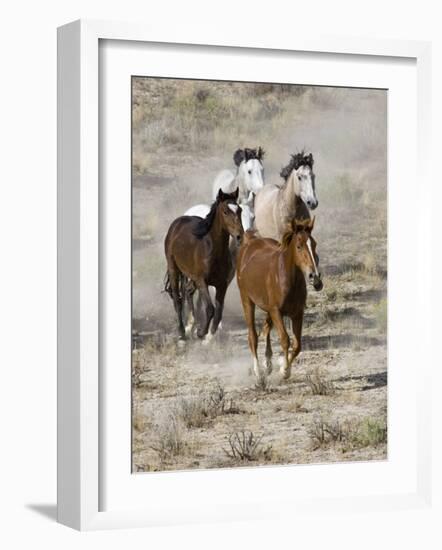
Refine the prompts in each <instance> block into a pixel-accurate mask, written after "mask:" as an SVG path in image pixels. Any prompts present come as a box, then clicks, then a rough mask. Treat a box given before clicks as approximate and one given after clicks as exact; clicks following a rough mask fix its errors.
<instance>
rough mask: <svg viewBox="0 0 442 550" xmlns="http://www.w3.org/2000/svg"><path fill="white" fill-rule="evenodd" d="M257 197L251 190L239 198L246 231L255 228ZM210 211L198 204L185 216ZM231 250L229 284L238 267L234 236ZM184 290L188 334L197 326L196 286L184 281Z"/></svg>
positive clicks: (230, 246) (230, 245)
mask: <svg viewBox="0 0 442 550" xmlns="http://www.w3.org/2000/svg"><path fill="white" fill-rule="evenodd" d="M254 199H255V195H254V193H252V191H250V193H249V196H248V197H247V198H246V199H243V200H242V201H240V199H238V204H239V206H240V207H241V223H242V226H243V229H244V231H248V230H249V229H252V228H253V225H254V220H255V213H254V211H253V202H254ZM209 212H210V206H209V205H208V204H196V205H195V206H192V207H191V208H189V209H188V210H186V211H185V212H184V216H199V217H200V218H205V217H206V216H207V215H208V214H209ZM229 250H230V257H231V258H230V259H231V269H230V273H229V276H228V281H227V286H229V284H230V283H231V282H232V280H233V278H234V277H235V268H236V255H237V252H238V244H237V243H236V242H235V239H233V238H232V237H231V238H230V240H229ZM184 285H185V286H184V290H185V295H186V305H187V307H186V308H185V309H184V312H183V315H184V323H185V332H186V334H187V335H191V334H192V333H193V330H194V328H195V316H194V306H193V294H194V292H195V288H194V286H193V285H189V283H188V282H184Z"/></svg>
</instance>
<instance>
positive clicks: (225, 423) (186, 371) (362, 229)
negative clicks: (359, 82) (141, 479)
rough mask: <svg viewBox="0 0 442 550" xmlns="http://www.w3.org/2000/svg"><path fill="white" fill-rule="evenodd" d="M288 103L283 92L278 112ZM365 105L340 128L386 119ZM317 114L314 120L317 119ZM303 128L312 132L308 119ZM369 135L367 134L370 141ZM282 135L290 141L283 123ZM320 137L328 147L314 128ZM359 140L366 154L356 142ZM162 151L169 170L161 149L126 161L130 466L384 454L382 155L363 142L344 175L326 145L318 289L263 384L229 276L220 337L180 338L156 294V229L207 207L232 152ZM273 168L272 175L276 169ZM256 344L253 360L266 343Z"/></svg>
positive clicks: (329, 112) (169, 309) (159, 278)
mask: <svg viewBox="0 0 442 550" xmlns="http://www.w3.org/2000/svg"><path fill="white" fill-rule="evenodd" d="M140 90H141V91H140V94H139V96H137V95H136V94H135V97H136V98H137V101H138V103H137V105H140V104H142V102H143V101H146V102H147V101H150V100H151V96H149V95H147V96H146V95H144V96H143V94H142V93H141V92H143V93H144V94H146V85H145V83H143V86H142V87H141V88H140ZM155 90H156V93H157V92H158V89H157V88H155ZM160 91H161V90H160ZM158 93H160V92H158ZM269 93H271V94H273V95H275V92H274V91H270V92H269ZM143 97H144V100H143ZM155 97H156V96H155ZM333 98H334V99H333V102H334V103H333V102H332V104H331V105H330V101H331V100H330V98H328V100H329V102H328V103H327V102H325V101H322V102H321V103H318V101H316V100H315V101H316V102H315V101H313V100H312V99H311V100H309V101H310V103H308V104H306V100H305V98H304V99H303V102H304V103H303V107H302V109H303V111H302V110H301V114H300V115H299V117H298V122H299V120H301V121H302V113H307V114H308V113H309V112H311V111H312V109H316V110H318V109H319V110H321V109H322V112H323V113H325V114H326V116H328V117H329V119H330V120H331V119H332V118H333V116H334V115H333V113H335V112H336V113H338V114H337V115H336V116H338V118H339V120H340V121H342V120H345V117H344V114H345V113H347V111H345V113H344V114H343V107H342V101H343V99H342V98H340V96H338V97H337V99H336V96H333ZM364 98H365V96H364ZM295 99H296V101H298V99H299V98H298V96H296V98H295ZM295 99H293V98H289V100H287V101H288V103H287V105H288V106H287V109H289V108H290V109H293V105H294V104H295V103H293V101H295ZM347 100H348V101H350V100H349V99H348V96H347ZM266 101H268V98H267V99H266ZM364 102H365V99H364V101H359V103H358V102H357V101H356V102H354V103H353V104H351V105H350V109H349V114H348V113H347V115H348V117H349V120H350V122H349V125H351V124H354V125H355V126H358V124H359V125H360V124H361V122H360V118H353V119H351V116H356V115H357V116H358V117H361V116H373V117H375V118H376V117H378V118H382V117H383V116H384V114H383V112H380V113H379V112H377V111H375V110H374V111H373V113H374V114H372V115H366V114H365V110H366V103H364ZM350 103H351V102H350ZM378 103H379V105H383V102H380V101H379V100H378V99H377V98H375V99H374V100H373V105H372V107H373V109H374V107H376V106H379V105H378ZM345 109H347V107H345ZM381 111H382V110H381ZM315 112H316V111H315ZM354 113H356V115H355V114H354ZM361 113H363V114H361ZM278 116H281V113H279V114H278ZM324 116H325V115H324ZM141 120H144V119H143V117H141ZM321 120H323V118H322V119H321V118H320V117H317V125H318V128H319V127H320V121H321ZM352 121H353V122H352ZM367 124H368V123H367ZM367 124H366V125H365V126H364V127H367ZM373 124H374V123H373ZM368 128H371V127H370V125H369V124H368ZM310 132H311V134H312V136H315V132H314V128H313V129H310ZM370 132H371V130H368V135H367V132H365V134H364V136H365V137H364V139H365V141H366V142H367V143H369V145H372V144H371V141H372V134H371V133H370ZM349 133H350V134H351V135H350V137H349V139H351V140H353V141H354V135H353V134H352V131H350V132H349ZM281 135H283V136H285V137H284V139H283V140H282V142H283V144H284V145H285V149H287V147H288V145H287V143H286V142H288V141H290V136H291V134H290V127H289V126H288V127H287V128H286V129H285V130H284V132H281ZM355 135H356V134H355ZM318 136H319V137H318V139H319V138H320V140H321V143H322V145H321V147H323V149H324V150H325V145H324V143H323V142H324V137H323V135H322V137H321V135H320V133H319V129H318ZM292 137H293V136H292ZM342 139H344V138H342ZM284 140H285V141H284ZM310 141H311V142H313V141H314V140H313V137H310ZM135 142H136V140H135ZM256 145H258V143H256ZM263 145H264V147H265V145H266V144H265V143H264V144H263ZM302 145H304V144H303V143H301V146H302ZM357 146H358V147H359V149H360V150H362V149H363V143H359V144H357ZM321 147H318V149H319V155H316V152H315V148H314V147H312V149H313V152H314V155H315V160H316V158H318V159H320V158H321V155H320V153H321ZM292 149H293V150H295V148H294V147H292ZM165 150H166V151H167V152H168V153H169V156H168V159H169V162H168V163H167V169H165V164H164V156H163V157H162V161H161V163H160V162H158V163H156V162H155V161H152V163H151V164H150V165H148V166H147V167H144V168H142V169H138V170H135V171H134V178H133V237H134V239H133V312H134V318H133V326H132V330H133V361H132V379H133V399H132V401H133V471H134V472H149V471H159V470H184V469H195V468H218V467H232V466H251V465H270V464H305V463H323V462H342V461H356V460H357V461H366V460H385V459H386V458H387V334H386V330H387V300H386V296H387V235H386V231H387V223H386V175H385V172H384V171H383V170H384V168H385V165H384V164H385V158H384V157H382V159H381V160H379V158H378V157H379V154H378V153H376V155H375V154H374V153H373V148H372V149H370V148H368V150H369V153H368V157H367V158H362V157H361V158H362V160H361V159H359V157H358V158H356V159H355V158H353V159H350V160H351V162H350V160H349V159H348V158H347V160H346V164H345V165H346V170H344V171H342V172H340V171H339V170H337V169H336V162H335V161H336V159H334V162H335V164H333V163H332V162H331V161H330V163H329V164H328V165H327V163H326V158H325V157H326V155H325V154H324V157H323V164H322V166H321V161H320V160H319V162H318V164H319V166H318V170H317V172H316V173H317V194H318V198H319V203H320V204H319V207H318V209H317V211H316V212H315V214H316V216H317V217H316V223H315V230H314V236H315V238H316V240H317V243H318V249H317V250H318V253H319V257H320V270H321V271H322V273H323V280H324V289H323V290H322V291H321V292H318V293H316V292H313V291H309V295H308V300H307V309H306V314H305V319H304V331H303V338H302V347H303V351H302V352H301V354H300V355H299V357H298V358H297V359H296V361H295V363H294V367H293V369H292V376H291V378H290V379H289V380H288V381H282V380H281V377H280V375H279V365H278V357H277V355H278V352H279V343H278V340H277V335H276V333H273V334H272V344H273V348H274V354H275V355H274V362H273V363H274V365H273V373H272V374H271V375H270V376H269V378H268V379H267V381H266V382H265V383H263V384H261V385H260V386H259V387H258V386H257V385H256V380H255V378H254V377H253V376H252V375H250V374H249V368H250V366H251V364H252V360H251V355H250V352H249V350H248V345H247V333H246V326H245V322H244V320H243V317H242V311H241V306H240V302H239V294H238V290H237V286H236V281H233V282H232V284H231V286H230V287H229V290H228V294H227V299H226V307H225V313H224V316H223V321H222V328H221V330H220V331H219V332H218V335H217V337H216V339H215V340H213V341H212V342H211V343H210V344H209V345H203V344H202V343H201V342H200V341H198V340H197V339H194V340H191V341H188V342H187V343H186V345H185V346H183V347H180V346H178V344H177V337H176V331H175V318H174V310H173V305H172V302H171V300H170V298H169V297H168V295H167V294H165V293H162V292H161V291H162V289H163V276H164V273H165V260H164V253H163V238H164V234H165V232H166V230H167V227H168V225H169V223H170V222H171V221H172V220H173V219H174V217H175V216H177V215H180V214H181V213H182V212H183V211H184V210H185V209H186V208H188V207H189V206H192V204H196V203H198V202H204V198H205V202H208V197H206V195H209V196H210V187H211V182H212V181H213V177H212V175H214V174H216V171H217V170H218V169H222V168H225V167H229V166H230V165H229V164H228V160H225V159H228V158H229V154H228V153H222V154H221V153H212V154H211V153H210V152H208V153H207V154H206V155H205V156H204V158H203V159H201V157H198V158H197V157H196V156H195V155H191V154H188V152H187V151H185V150H177V149H176V147H169V148H165ZM290 152H291V149H287V150H284V154H281V156H280V159H282V160H279V161H278V160H274V161H271V162H269V163H268V164H266V169H267V166H268V165H269V166H270V168H272V167H273V166H277V165H278V162H279V163H281V162H283V161H284V160H285V159H287V160H288V154H289V153H290ZM151 154H152V153H151ZM164 155H165V153H164ZM359 156H360V153H359ZM324 158H325V160H324ZM223 162H224V164H222V163H223ZM226 162H227V164H226ZM272 162H274V164H272ZM269 171H270V172H272V171H271V170H269ZM269 177H271V181H274V180H275V178H276V180H277V179H278V178H277V171H275V170H273V175H272V176H269ZM367 182H370V185H371V187H370V188H367V187H366V184H367ZM367 189H368V190H367ZM258 319H260V320H261V321H262V316H261V317H260V316H259V315H258ZM261 321H260V322H261ZM259 352H260V355H261V357H262V354H263V344H262V343H261V346H260V348H259Z"/></svg>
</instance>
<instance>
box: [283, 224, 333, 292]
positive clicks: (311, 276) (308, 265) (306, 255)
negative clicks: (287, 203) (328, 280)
mask: <svg viewBox="0 0 442 550" xmlns="http://www.w3.org/2000/svg"><path fill="white" fill-rule="evenodd" d="M314 225H315V219H314V218H313V219H308V220H297V219H293V220H292V222H291V224H290V227H289V229H288V231H287V232H286V233H285V234H284V236H283V238H282V242H281V247H282V248H288V247H289V246H292V247H293V251H294V258H295V265H296V266H297V267H298V268H299V269H300V270H301V271H302V273H303V274H304V277H305V281H306V283H307V284H310V285H312V286H313V288H314V289H315V290H317V291H318V290H322V288H323V283H322V279H321V273H319V271H318V265H317V262H316V257H317V255H316V241H315V240H314V239H313V237H312V231H313V227H314Z"/></svg>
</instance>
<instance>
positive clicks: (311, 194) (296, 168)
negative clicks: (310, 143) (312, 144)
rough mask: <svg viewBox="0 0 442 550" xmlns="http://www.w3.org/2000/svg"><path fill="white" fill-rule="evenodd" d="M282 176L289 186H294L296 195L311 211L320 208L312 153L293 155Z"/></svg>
mask: <svg viewBox="0 0 442 550" xmlns="http://www.w3.org/2000/svg"><path fill="white" fill-rule="evenodd" d="M280 175H281V177H282V178H283V179H284V180H285V181H286V182H287V184H290V183H292V184H293V186H294V190H295V195H297V196H298V197H300V198H301V199H302V201H303V202H304V203H305V204H306V205H307V206H308V207H309V209H310V210H314V209H315V208H316V207H317V206H318V204H319V203H318V199H317V197H316V190H315V174H314V173H313V155H312V154H311V153H305V152H304V151H301V153H296V154H295V155H292V156H291V159H290V162H289V163H288V165H287V166H285V167H284V168H283V169H282V170H281V173H280Z"/></svg>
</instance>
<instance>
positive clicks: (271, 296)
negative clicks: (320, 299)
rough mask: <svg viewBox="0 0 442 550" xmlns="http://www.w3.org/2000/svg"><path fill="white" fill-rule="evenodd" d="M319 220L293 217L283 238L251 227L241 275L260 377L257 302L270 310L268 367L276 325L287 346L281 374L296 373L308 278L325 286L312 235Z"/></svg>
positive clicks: (240, 261) (266, 326)
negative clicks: (288, 328) (287, 325)
mask: <svg viewBox="0 0 442 550" xmlns="http://www.w3.org/2000/svg"><path fill="white" fill-rule="evenodd" d="M313 225H314V219H313V220H302V221H300V220H292V222H291V224H290V226H289V227H290V229H289V230H288V231H286V232H285V233H284V235H283V238H282V242H281V244H279V243H278V242H277V241H275V240H273V239H262V238H259V237H256V236H255V234H254V233H252V232H250V231H248V232H247V233H245V236H244V239H243V244H242V245H241V248H240V250H239V254H238V259H237V280H238V287H239V291H240V295H241V301H242V305H243V309H244V317H245V319H246V322H247V326H248V330H249V346H250V350H251V352H252V355H253V369H254V372H255V375H256V376H257V377H258V378H260V377H261V376H262V372H261V370H260V367H259V362H258V354H257V349H258V336H257V332H256V327H255V307H256V306H258V307H259V308H261V309H262V310H264V311H265V312H266V313H267V319H266V321H265V324H264V328H263V335H264V336H265V338H266V352H265V357H266V367H267V373H270V372H271V369H272V347H271V342H270V331H271V329H272V326H273V325H274V326H275V327H276V329H277V331H278V333H279V339H280V342H281V347H282V351H283V364H282V365H281V374H282V376H283V378H289V377H290V370H291V365H292V363H293V360H294V359H295V357H296V356H297V355H298V354H299V352H300V351H301V333H302V322H303V318H304V308H305V301H306V297H307V283H308V284H311V285H312V286H313V288H314V289H315V290H321V289H322V286H323V285H322V280H321V274H320V273H319V272H318V268H317V265H316V262H315V249H316V243H315V241H314V240H313V238H312V237H311V232H312V230H313ZM284 317H289V318H290V319H291V321H292V329H293V335H294V338H293V351H292V352H291V353H290V354H289V344H290V340H289V337H288V335H287V331H286V329H285V326H284V320H283V318H284Z"/></svg>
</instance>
